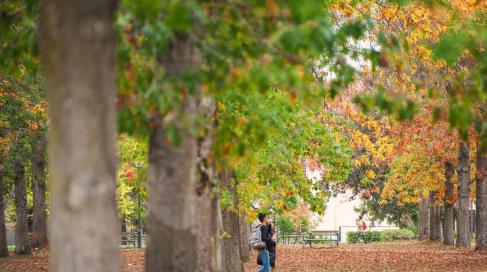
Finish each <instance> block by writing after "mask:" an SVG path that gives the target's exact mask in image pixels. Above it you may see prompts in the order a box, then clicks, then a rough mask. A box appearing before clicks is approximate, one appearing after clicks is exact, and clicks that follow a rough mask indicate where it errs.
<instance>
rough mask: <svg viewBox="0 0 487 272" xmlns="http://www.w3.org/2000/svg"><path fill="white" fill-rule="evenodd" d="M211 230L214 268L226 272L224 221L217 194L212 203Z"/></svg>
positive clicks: (219, 271) (218, 271)
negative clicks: (224, 261) (224, 260)
mask: <svg viewBox="0 0 487 272" xmlns="http://www.w3.org/2000/svg"><path fill="white" fill-rule="evenodd" d="M211 229H212V230H213V232H212V239H213V240H214V241H212V246H214V248H212V250H214V251H213V252H212V260H211V261H212V267H215V268H216V271H217V272H225V266H224V263H223V239H222V237H223V220H222V211H221V206H220V197H219V194H218V193H215V195H214V197H213V199H212V201H211Z"/></svg>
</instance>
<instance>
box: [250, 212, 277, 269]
mask: <svg viewBox="0 0 487 272" xmlns="http://www.w3.org/2000/svg"><path fill="white" fill-rule="evenodd" d="M258 218H259V222H260V223H259V224H258V225H257V226H255V227H254V228H253V229H252V234H251V235H250V246H251V247H252V248H253V249H255V250H258V251H259V254H258V258H259V259H260V261H262V267H261V268H260V269H259V270H258V272H269V271H270V270H271V264H270V257H269V250H268V249H269V248H272V246H273V244H274V241H272V236H271V235H270V233H269V229H268V226H267V223H268V221H267V216H266V215H265V214H264V213H259V215H258Z"/></svg>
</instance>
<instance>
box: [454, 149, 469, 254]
mask: <svg viewBox="0 0 487 272" xmlns="http://www.w3.org/2000/svg"><path fill="white" fill-rule="evenodd" d="M457 175H458V221H457V225H458V235H457V246H461V247H470V212H469V194H470V147H469V145H468V143H465V142H460V143H459V145H458V168H457Z"/></svg>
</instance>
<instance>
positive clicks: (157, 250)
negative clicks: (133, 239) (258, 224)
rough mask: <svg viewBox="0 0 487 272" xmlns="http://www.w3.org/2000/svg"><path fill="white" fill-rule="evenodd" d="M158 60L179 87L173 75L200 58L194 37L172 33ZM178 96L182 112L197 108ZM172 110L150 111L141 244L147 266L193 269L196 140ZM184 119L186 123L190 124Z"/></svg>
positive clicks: (151, 268) (193, 67)
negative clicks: (146, 194)
mask: <svg viewBox="0 0 487 272" xmlns="http://www.w3.org/2000/svg"><path fill="white" fill-rule="evenodd" d="M160 60H161V64H162V66H163V67H164V69H165V74H166V76H167V78H168V79H169V80H174V85H173V86H172V87H173V88H175V89H176V88H178V87H179V88H183V89H185V86H184V84H182V82H181V81H178V80H180V77H182V76H184V75H185V74H187V73H189V72H191V71H195V70H197V69H198V68H199V67H198V66H199V63H200V62H201V60H200V55H199V51H198V49H197V48H196V45H195V40H194V37H192V36H191V35H190V33H187V32H183V31H179V32H176V33H174V39H173V40H172V41H171V43H170V44H169V48H168V50H167V51H166V52H165V53H164V54H163V55H162V56H160ZM168 88H170V87H169V86H168ZM173 90H174V89H173ZM168 91H172V90H170V89H169V90H168ZM190 91H194V90H190ZM181 99H182V104H181V108H180V110H181V112H182V113H184V114H187V115H192V114H196V113H197V105H196V100H195V99H196V98H195V97H194V96H190V95H184V94H182V97H181ZM173 114H174V115H175V116H173V117H171V118H168V117H166V118H163V116H162V115H161V114H159V113H157V112H156V113H154V115H153V124H154V126H153V128H152V133H151V136H150V143H149V210H148V212H149V214H148V221H147V224H148V233H149V235H150V237H151V240H150V242H149V244H148V247H147V255H146V256H147V261H146V269H147V271H164V270H184V271H193V270H195V269H196V261H197V255H196V248H197V244H196V242H197V237H196V235H197V233H196V197H197V196H196V190H195V189H196V158H197V143H196V138H195V136H193V135H192V134H191V132H190V131H188V127H184V125H185V120H184V119H183V118H184V117H183V114H181V113H173ZM190 123H191V121H190ZM190 123H189V124H187V125H189V126H191V124H190ZM175 129H180V130H181V131H182V132H181V135H179V134H178V136H175V135H174V133H175ZM171 133H172V134H171ZM176 133H178V132H176ZM178 137H181V138H178ZM207 216H209V214H208V215H207Z"/></svg>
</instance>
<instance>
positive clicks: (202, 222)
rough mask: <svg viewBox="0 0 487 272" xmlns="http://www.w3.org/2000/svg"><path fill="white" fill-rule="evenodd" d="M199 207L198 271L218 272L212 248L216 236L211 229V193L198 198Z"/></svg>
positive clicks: (197, 216) (197, 217)
mask: <svg viewBox="0 0 487 272" xmlns="http://www.w3.org/2000/svg"><path fill="white" fill-rule="evenodd" d="M197 201H198V206H197V213H196V221H197V222H198V224H197V232H198V236H197V237H198V241H197V242H198V243H197V264H196V268H197V269H196V271H201V272H205V271H216V267H213V266H212V253H213V250H214V249H213V248H212V247H211V245H212V243H213V242H215V241H212V240H213V238H214V236H212V231H213V230H212V229H211V219H212V218H211V217H210V215H211V198H210V193H209V192H202V193H201V195H199V196H198V200H197Z"/></svg>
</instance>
